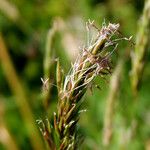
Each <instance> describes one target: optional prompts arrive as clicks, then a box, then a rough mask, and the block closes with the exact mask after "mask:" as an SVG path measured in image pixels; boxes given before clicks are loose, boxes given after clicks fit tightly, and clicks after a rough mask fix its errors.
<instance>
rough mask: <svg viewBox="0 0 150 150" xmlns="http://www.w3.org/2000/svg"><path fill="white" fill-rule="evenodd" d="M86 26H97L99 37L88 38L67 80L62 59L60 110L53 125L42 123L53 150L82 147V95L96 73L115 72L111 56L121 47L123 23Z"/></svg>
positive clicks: (58, 77) (59, 75) (58, 85)
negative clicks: (80, 135)
mask: <svg viewBox="0 0 150 150" xmlns="http://www.w3.org/2000/svg"><path fill="white" fill-rule="evenodd" d="M86 27H87V32H88V33H89V32H90V29H91V28H94V29H95V30H96V31H97V36H96V37H95V38H92V39H91V40H89V39H88V45H87V46H85V47H83V48H82V50H81V54H80V55H79V56H78V58H77V59H76V61H75V62H74V64H73V65H72V67H71V69H70V71H69V73H68V75H66V76H65V77H64V79H63V76H62V69H61V66H60V63H59V61H58V63H57V71H56V78H57V79H56V80H57V88H58V105H57V112H54V118H53V124H52V125H51V126H50V125H49V121H48V120H47V121H46V122H47V123H45V124H44V123H43V122H42V121H40V122H39V123H40V124H42V127H41V131H42V133H43V136H44V137H45V139H46V140H47V141H48V143H49V146H50V148H51V149H60V150H66V149H76V148H77V147H78V145H79V144H78V142H79V141H80V138H78V134H77V123H78V120H79V118H80V111H81V107H80V106H81V105H82V102H83V101H82V97H83V95H84V94H85V92H86V91H87V89H88V86H89V85H90V84H91V82H92V81H93V79H94V78H95V77H96V76H104V75H108V74H110V73H111V70H112V68H111V64H110V62H111V58H110V56H111V54H112V53H113V52H114V51H115V49H116V48H117V46H118V41H119V40H122V39H117V36H116V35H118V33H119V32H118V29H119V24H112V23H109V24H108V25H106V24H103V26H102V28H101V29H99V28H97V27H96V26H95V24H94V22H93V21H92V22H91V21H88V22H87V24H86ZM112 37H113V39H112ZM124 39H125V40H129V39H127V38H124ZM110 48H112V50H110ZM108 49H109V50H108Z"/></svg>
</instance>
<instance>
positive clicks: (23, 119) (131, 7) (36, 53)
mask: <svg viewBox="0 0 150 150" xmlns="http://www.w3.org/2000/svg"><path fill="white" fill-rule="evenodd" d="M143 7H144V0H0V53H1V54H0V55H1V57H0V150H5V149H9V150H19V149H21V150H26V149H31V150H32V149H39V150H42V149H48V147H47V146H46V143H45V141H44V140H43V138H42V135H41V133H40V132H39V129H38V125H37V123H36V120H37V119H45V118H48V119H49V120H51V117H52V114H53V112H54V111H56V104H57V90H56V87H55V86H54V85H55V84H56V83H55V69H56V58H59V59H60V62H61V65H62V67H63V68H64V72H65V74H66V73H67V72H68V70H69V68H70V66H71V65H70V64H71V62H74V60H75V58H76V56H77V54H78V53H79V46H81V47H82V46H83V45H84V44H85V42H86V28H85V22H86V21H87V20H88V19H91V20H95V23H96V25H97V26H98V27H101V25H102V23H103V21H104V19H105V20H106V23H109V22H112V23H120V32H121V33H122V35H124V36H127V37H129V36H131V35H132V36H133V39H132V41H133V42H135V39H136V33H137V30H138V28H137V27H138V23H139V20H140V16H141V15H142V12H143ZM53 26H57V27H56V28H57V29H56V30H57V31H56V32H55V33H54V35H53V37H52V39H51V45H50V46H49V49H50V50H49V58H48V59H49V62H48V63H50V71H49V73H48V74H49V75H50V83H51V84H50V85H51V90H50V94H49V98H48V99H44V98H43V97H44V96H43V91H42V82H41V79H40V78H41V77H44V67H43V62H44V59H45V53H46V44H47V42H48V39H47V35H48V31H49V30H50V29H51V28H53ZM48 44H49V43H48ZM133 49H134V47H133V46H131V44H130V43H129V42H121V43H120V45H119V47H118V50H117V52H116V53H114V54H113V68H115V66H116V64H117V62H118V60H119V58H121V59H123V60H124V61H125V63H124V65H123V68H122V73H121V77H120V84H119V88H118V90H117V91H116V97H115V102H114V111H113V114H112V116H113V119H112V120H113V127H112V129H113V136H112V138H111V140H110V144H109V148H108V149H111V150H116V149H121V150H124V149H127V150H143V149H146V150H150V93H149V89H150V78H149V77H150V69H149V67H150V61H149V59H148V58H150V53H149V51H148V49H147V52H146V57H145V62H146V64H145V68H144V72H143V76H142V81H141V84H140V86H139V90H138V96H137V97H136V98H135V97H134V96H133V91H132V89H131V83H130V71H131V69H132V66H131V57H130V55H127V57H126V51H129V53H130V51H132V50H133ZM106 80H107V81H106ZM106 80H103V79H99V78H97V79H96V80H95V84H98V85H100V87H101V90H98V89H96V88H93V93H92V94H91V92H90V90H89V91H88V92H87V94H86V96H85V97H84V99H85V102H84V105H83V109H86V110H87V111H86V112H85V113H82V115H81V119H80V121H79V124H80V125H79V132H81V133H82V134H83V135H84V137H85V139H84V142H83V144H82V146H81V147H80V149H85V150H93V149H94V150H99V149H104V147H103V140H104V135H103V128H104V116H105V110H106V108H107V99H108V97H109V96H108V95H109V80H110V76H109V77H107V79H106ZM93 87H94V86H93Z"/></svg>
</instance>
